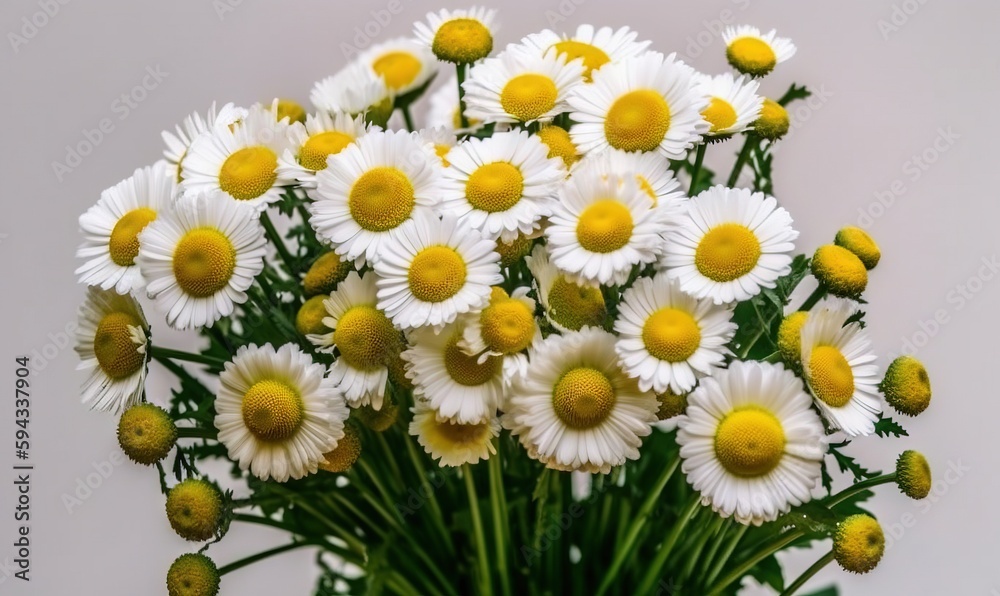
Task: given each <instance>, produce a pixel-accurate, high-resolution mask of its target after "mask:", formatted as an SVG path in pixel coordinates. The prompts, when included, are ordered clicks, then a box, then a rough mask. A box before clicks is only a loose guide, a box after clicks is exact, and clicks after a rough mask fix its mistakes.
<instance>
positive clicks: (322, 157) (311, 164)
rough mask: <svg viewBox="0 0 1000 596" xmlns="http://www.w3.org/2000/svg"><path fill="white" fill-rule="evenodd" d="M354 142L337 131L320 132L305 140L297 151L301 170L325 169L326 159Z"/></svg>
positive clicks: (348, 136)
mask: <svg viewBox="0 0 1000 596" xmlns="http://www.w3.org/2000/svg"><path fill="white" fill-rule="evenodd" d="M353 141H354V137H352V136H351V135H348V134H344V133H342V132H337V131H332V130H331V131H329V132H321V133H317V134H314V135H313V136H311V137H309V138H308V139H306V142H305V144H304V145H302V149H300V150H299V163H300V164H302V167H303V168H306V169H307V170H312V171H314V172H318V171H320V170H325V169H326V158H327V157H329V156H330V155H336V154H338V153H340V152H341V151H343V150H344V147H347V146H348V145H350V144H351V142H353Z"/></svg>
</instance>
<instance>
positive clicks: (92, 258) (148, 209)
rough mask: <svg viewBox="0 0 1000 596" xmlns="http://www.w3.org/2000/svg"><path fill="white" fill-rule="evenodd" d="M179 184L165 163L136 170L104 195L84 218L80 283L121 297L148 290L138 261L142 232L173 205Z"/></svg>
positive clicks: (81, 222) (161, 162)
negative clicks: (82, 262) (145, 287)
mask: <svg viewBox="0 0 1000 596" xmlns="http://www.w3.org/2000/svg"><path fill="white" fill-rule="evenodd" d="M176 191H177V184H176V183H175V178H174V173H173V171H172V169H171V168H170V166H168V165H167V162H165V161H162V160H161V161H159V162H157V163H156V164H154V165H152V166H147V167H145V168H139V169H137V170H136V171H135V172H134V173H133V174H132V176H130V177H128V178H126V179H125V180H122V181H121V182H119V183H118V184H116V185H114V186H112V187H111V188H109V189H107V190H105V191H104V192H102V193H101V198H100V200H98V201H97V204H96V205H94V206H93V207H91V208H90V209H88V210H87V212H86V213H84V214H83V215H81V216H80V230H81V231H82V232H83V238H84V239H83V244H81V245H80V248H78V249H77V251H76V256H77V257H78V258H81V259H87V262H86V263H84V264H83V265H81V266H80V267H79V268H78V269H77V270H76V274H77V275H79V276H80V283H83V284H87V285H89V286H100V287H101V288H102V289H105V290H108V289H111V288H114V289H115V291H116V292H118V293H119V294H128V293H129V292H133V291H137V290H140V289H142V287H143V286H144V285H145V284H146V280H145V279H143V277H142V273H141V272H140V271H139V267H138V266H137V265H136V264H135V258H136V257H137V256H138V255H139V232H141V231H142V230H143V229H144V228H145V227H146V226H147V225H148V224H149V222H151V221H153V220H154V219H156V217H157V215H158V214H159V213H160V212H161V211H163V210H165V209H169V208H170V205H171V204H172V203H173V200H174V196H175V193H176Z"/></svg>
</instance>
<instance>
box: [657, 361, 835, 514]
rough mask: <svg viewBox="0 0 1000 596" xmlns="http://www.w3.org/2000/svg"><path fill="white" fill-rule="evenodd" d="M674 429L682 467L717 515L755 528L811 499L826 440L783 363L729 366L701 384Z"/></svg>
mask: <svg viewBox="0 0 1000 596" xmlns="http://www.w3.org/2000/svg"><path fill="white" fill-rule="evenodd" d="M678 429H679V430H678V432H677V443H678V444H679V445H680V447H681V451H680V455H681V460H682V464H681V469H682V470H683V471H684V475H685V476H687V480H688V482H689V483H690V484H691V486H692V487H693V488H694V489H695V490H696V491H698V492H700V493H701V500H702V503H703V504H704V505H710V506H711V507H712V509H713V510H714V511H716V512H717V513H718V514H719V515H721V516H722V517H733V518H734V519H735V520H736V521H738V522H739V523H741V524H753V525H756V526H759V525H760V524H761V523H763V522H765V521H773V520H775V519H777V518H778V516H779V515H780V514H782V513H785V512H787V511H788V510H789V509H790V508H791V507H792V506H793V505H801V504H802V503H804V502H806V501H809V500H810V499H811V498H812V497H811V491H812V489H813V488H814V487H815V486H816V482H817V481H818V480H819V477H820V468H821V462H822V461H823V455H824V453H825V452H826V435H825V434H824V431H823V424H822V422H821V421H820V419H819V416H817V415H816V412H815V411H813V409H812V407H811V406H810V399H809V396H808V395H806V394H805V393H804V392H803V391H802V382H801V381H800V380H799V378H798V377H796V376H795V375H794V374H793V373H792V372H791V371H788V370H786V369H785V368H784V367H783V366H781V365H775V364H768V363H761V362H742V361H736V362H733V363H732V364H731V365H730V366H729V368H728V369H723V370H719V371H717V372H716V373H715V374H714V375H712V376H711V377H706V378H704V379H702V381H701V383H700V385H699V386H698V388H697V389H695V390H694V391H692V392H691V393H690V394H689V395H688V399H687V408H686V410H685V413H684V415H682V416H681V417H679V419H678Z"/></svg>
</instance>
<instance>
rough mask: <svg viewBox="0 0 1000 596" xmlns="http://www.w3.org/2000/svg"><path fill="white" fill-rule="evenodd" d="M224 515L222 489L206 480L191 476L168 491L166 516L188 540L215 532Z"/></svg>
mask: <svg viewBox="0 0 1000 596" xmlns="http://www.w3.org/2000/svg"><path fill="white" fill-rule="evenodd" d="M221 518H222V499H221V497H220V496H219V491H218V490H217V489H216V488H215V487H214V486H212V485H211V484H209V483H208V482H207V481H205V480H201V479H195V478H189V479H187V480H185V481H183V482H181V483H180V484H178V485H177V486H175V487H173V488H172V489H170V492H169V493H168V494H167V519H168V520H169V521H170V526H171V527H172V528H173V529H174V531H175V532H177V534H178V535H179V536H180V537H181V538H184V539H185V540H191V541H194V542H201V541H204V540H208V539H209V538H211V537H212V536H213V535H215V532H216V530H217V529H218V528H219V522H220V521H221Z"/></svg>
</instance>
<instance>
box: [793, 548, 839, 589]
mask: <svg viewBox="0 0 1000 596" xmlns="http://www.w3.org/2000/svg"><path fill="white" fill-rule="evenodd" d="M832 560H833V551H832V550H831V551H830V552H828V553H826V554H825V555H823V556H822V557H821V558H820V559H819V560H818V561H816V562H815V563H813V564H812V566H810V567H809V569H806V570H805V571H803V572H802V575H800V576H799V577H798V579H796V580H795V581H793V582H792V583H791V585H789V586H788V587H787V588H785V591H784V592H782V593H781V596H792V594H794V593H795V591H796V590H798V589H799V588H801V587H802V586H803V585H805V583H806V582H807V581H809V580H810V579H812V576H814V575H816V573H817V572H818V571H819V570H820V569H822V568H824V567H826V566H827V565H829V564H830V561H832Z"/></svg>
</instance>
